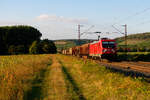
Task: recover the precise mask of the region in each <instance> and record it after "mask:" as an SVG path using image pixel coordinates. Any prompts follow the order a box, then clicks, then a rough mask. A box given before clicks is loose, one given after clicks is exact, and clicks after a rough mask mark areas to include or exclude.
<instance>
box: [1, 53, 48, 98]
mask: <svg viewBox="0 0 150 100" xmlns="http://www.w3.org/2000/svg"><path fill="white" fill-rule="evenodd" d="M0 60H1V62H0V86H1V87H0V100H23V99H25V98H26V97H25V96H26V94H27V92H28V91H30V90H32V83H33V80H34V79H35V77H36V75H37V74H39V72H40V71H41V70H42V69H45V68H46V67H47V64H48V63H50V56H49V55H20V56H0Z"/></svg>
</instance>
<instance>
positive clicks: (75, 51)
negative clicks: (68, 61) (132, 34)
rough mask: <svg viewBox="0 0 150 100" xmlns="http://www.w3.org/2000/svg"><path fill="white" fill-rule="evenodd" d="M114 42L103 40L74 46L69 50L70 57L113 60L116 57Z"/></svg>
mask: <svg viewBox="0 0 150 100" xmlns="http://www.w3.org/2000/svg"><path fill="white" fill-rule="evenodd" d="M116 51H117V48H116V42H115V40H113V39H107V38H103V39H101V40H99V41H94V42H93V43H88V44H84V45H81V46H76V47H73V48H71V49H70V51H69V53H68V54H70V55H74V56H79V57H82V56H86V57H91V58H100V59H101V58H108V59H109V58H110V59H111V58H113V59H114V57H116V55H117V52H116Z"/></svg>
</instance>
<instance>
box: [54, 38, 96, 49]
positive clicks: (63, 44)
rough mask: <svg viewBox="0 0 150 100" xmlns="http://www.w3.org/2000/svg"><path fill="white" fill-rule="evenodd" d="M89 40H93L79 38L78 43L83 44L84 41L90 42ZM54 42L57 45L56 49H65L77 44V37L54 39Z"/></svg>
mask: <svg viewBox="0 0 150 100" xmlns="http://www.w3.org/2000/svg"><path fill="white" fill-rule="evenodd" d="M91 41H94V40H92V39H91V40H90V39H82V40H80V44H81V45H82V44H85V43H90V42H91ZM54 43H55V45H56V47H57V50H58V51H60V50H62V49H66V48H70V47H74V46H77V45H79V41H78V39H62V40H54Z"/></svg>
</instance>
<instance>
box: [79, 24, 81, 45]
mask: <svg viewBox="0 0 150 100" xmlns="http://www.w3.org/2000/svg"><path fill="white" fill-rule="evenodd" d="M80 27H81V25H78V42H79V45H80Z"/></svg>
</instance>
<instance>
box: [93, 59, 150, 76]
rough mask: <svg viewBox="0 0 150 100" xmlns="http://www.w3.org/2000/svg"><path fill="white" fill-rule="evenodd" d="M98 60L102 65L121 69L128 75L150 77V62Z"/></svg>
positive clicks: (117, 69)
mask: <svg viewBox="0 0 150 100" xmlns="http://www.w3.org/2000/svg"><path fill="white" fill-rule="evenodd" d="M96 62H97V63H99V64H100V65H103V66H106V67H107V68H109V69H113V70H115V71H120V72H123V73H125V74H127V75H133V76H142V77H146V78H150V62H125V61H123V62H108V61H102V62H100V61H96Z"/></svg>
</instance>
